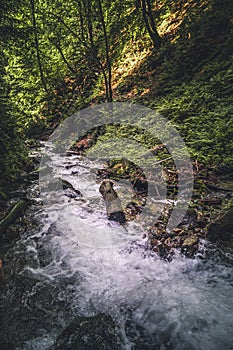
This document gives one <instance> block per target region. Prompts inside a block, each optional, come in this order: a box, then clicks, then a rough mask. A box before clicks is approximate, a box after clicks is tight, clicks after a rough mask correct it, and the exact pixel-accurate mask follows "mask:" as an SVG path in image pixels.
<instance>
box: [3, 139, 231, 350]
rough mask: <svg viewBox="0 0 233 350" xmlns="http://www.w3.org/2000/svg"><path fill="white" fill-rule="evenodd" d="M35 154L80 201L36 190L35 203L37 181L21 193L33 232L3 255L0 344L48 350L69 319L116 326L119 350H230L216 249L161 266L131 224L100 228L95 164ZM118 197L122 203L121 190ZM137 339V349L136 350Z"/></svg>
mask: <svg viewBox="0 0 233 350" xmlns="http://www.w3.org/2000/svg"><path fill="white" fill-rule="evenodd" d="M45 147H47V153H48V158H47V160H46V162H47V163H46V165H47V166H50V167H52V168H53V169H54V170H53V171H54V173H53V174H54V179H56V178H59V177H60V178H62V179H63V180H66V181H68V182H69V183H71V184H72V185H73V187H74V188H75V189H77V190H78V191H80V192H81V194H82V196H81V195H78V194H75V193H73V192H72V190H70V189H66V190H62V189H59V188H58V189H57V188H54V189H51V188H50V189H49V190H48V191H47V190H46V187H44V188H43V191H42V192H43V193H42V195H41V194H40V191H39V185H38V181H37V180H35V181H34V182H32V183H31V185H30V186H29V188H28V189H27V195H28V196H29V197H30V198H32V199H33V200H34V204H33V205H32V206H31V208H30V209H29V210H28V216H29V220H30V217H31V218H33V221H35V222H36V224H35V225H32V226H31V227H29V228H28V229H27V230H25V232H24V233H23V234H22V235H21V237H20V239H19V240H18V241H17V242H16V244H14V246H13V247H11V248H10V249H9V250H8V252H7V255H6V265H7V266H10V268H8V270H7V271H6V274H7V273H8V274H10V276H11V277H9V278H8V280H7V288H5V289H4V290H2V291H1V306H0V312H1V330H0V336H1V339H2V341H5V342H12V343H14V344H16V347H15V349H19V350H22V349H24V350H39V349H40V350H49V349H50V348H51V346H52V345H53V343H54V341H55V340H56V338H57V337H58V336H59V335H60V334H61V333H62V331H63V330H64V329H65V328H66V327H67V326H68V325H69V324H70V323H71V322H72V321H73V320H74V319H75V317H77V316H94V315H96V314H99V313H104V314H106V315H110V316H111V318H112V319H113V321H114V322H115V323H116V324H117V325H118V328H119V332H120V333H121V339H122V340H121V348H122V349H125V350H130V349H139V348H140V349H154V350H156V349H161V350H166V349H168V350H186V349H187V350H192V349H193V350H218V349H221V350H230V349H232V348H233V332H232V330H233V328H232V326H233V312H232V305H233V274H232V265H230V264H228V263H227V262H225V261H224V259H222V258H221V256H222V255H220V254H219V249H218V248H217V247H215V246H210V245H209V243H208V242H205V241H204V240H203V242H202V244H201V248H200V251H199V252H198V253H197V254H196V256H195V258H192V259H190V258H186V257H184V256H182V255H181V254H180V252H179V251H177V252H176V254H175V256H174V258H173V260H172V261H171V262H167V261H164V260H162V259H161V258H159V257H158V255H157V254H156V253H153V252H152V251H151V250H150V249H149V248H148V241H147V236H146V234H145V232H144V229H143V225H142V224H141V223H140V221H138V222H136V221H135V222H134V221H132V222H129V223H127V224H126V226H121V225H118V224H117V223H114V222H109V220H108V219H107V215H106V209H105V204H104V201H103V198H102V197H101V194H100V193H99V185H100V184H99V183H98V182H97V181H96V177H95V170H96V169H98V168H100V167H102V166H103V164H100V163H98V162H97V161H91V160H88V159H86V158H84V157H81V156H79V155H75V154H73V155H69V156H68V155H63V156H60V155H58V154H55V153H53V150H52V149H51V147H50V145H49V143H45ZM116 190H117V187H116ZM118 190H119V193H120V192H121V191H122V193H123V194H124V196H127V191H128V190H127V188H126V187H123V185H122V186H119V188H118ZM124 191H125V192H124ZM128 195H129V196H130V194H129V193H128ZM43 197H44V198H49V200H48V201H46V200H44V198H43ZM42 202H44V203H43V204H42ZM207 248H208V249H207ZM227 254H232V251H231V250H229V251H228V252H227ZM127 324H131V325H132V326H131V328H132V329H134V330H135V329H136V331H134V332H132V331H129V330H127V329H128V328H129V327H128V328H127V327H126V325H127ZM132 333H133V335H132ZM139 339H142V342H143V341H145V344H147V347H146V346H145V347H143V346H141V347H137V342H138V340H139Z"/></svg>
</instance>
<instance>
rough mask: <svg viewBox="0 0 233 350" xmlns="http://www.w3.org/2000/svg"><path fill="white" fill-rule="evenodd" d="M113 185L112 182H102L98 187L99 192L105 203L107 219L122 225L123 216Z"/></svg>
mask: <svg viewBox="0 0 233 350" xmlns="http://www.w3.org/2000/svg"><path fill="white" fill-rule="evenodd" d="M113 185H114V183H113V182H112V181H110V180H104V181H103V182H102V183H101V185H100V188H99V191H100V193H101V194H102V196H103V199H104V201H105V205H106V210H107V215H108V219H109V220H113V221H117V222H119V223H120V224H124V223H125V221H126V220H125V214H124V212H123V209H122V206H121V201H120V199H119V197H118V195H117V193H116V191H115V190H114V188H113Z"/></svg>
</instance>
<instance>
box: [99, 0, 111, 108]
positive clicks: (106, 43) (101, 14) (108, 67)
mask: <svg viewBox="0 0 233 350" xmlns="http://www.w3.org/2000/svg"><path fill="white" fill-rule="evenodd" d="M97 3H98V8H99V13H100V20H101V24H102V28H103V32H104V42H105V50H106V62H107V71H108V79H107V86H106V96H107V100H108V102H112V67H111V60H110V57H109V45H108V36H107V31H106V25H105V21H104V15H103V8H102V4H101V0H97Z"/></svg>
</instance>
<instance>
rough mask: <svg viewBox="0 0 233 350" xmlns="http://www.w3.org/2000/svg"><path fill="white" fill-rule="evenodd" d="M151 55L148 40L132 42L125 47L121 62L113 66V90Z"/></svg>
mask: <svg viewBox="0 0 233 350" xmlns="http://www.w3.org/2000/svg"><path fill="white" fill-rule="evenodd" d="M150 53H151V43H150V41H149V40H148V42H147V40H146V42H145V41H144V42H142V41H141V38H140V39H138V40H133V39H132V40H130V41H129V42H128V43H127V45H126V46H125V47H124V49H123V51H122V55H121V59H120V62H118V63H117V65H115V66H113V70H112V72H113V89H114V88H116V86H117V85H118V84H119V83H120V82H121V81H122V80H123V79H124V78H125V77H126V76H129V75H131V74H133V73H134V72H135V71H136V70H137V69H138V68H139V67H140V65H141V64H142V63H143V62H144V61H145V59H146V57H147V56H148V55H149V54H150Z"/></svg>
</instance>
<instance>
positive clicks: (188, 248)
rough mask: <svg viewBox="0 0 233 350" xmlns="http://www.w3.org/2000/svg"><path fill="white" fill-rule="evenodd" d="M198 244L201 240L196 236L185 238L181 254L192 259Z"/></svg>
mask: <svg viewBox="0 0 233 350" xmlns="http://www.w3.org/2000/svg"><path fill="white" fill-rule="evenodd" d="M198 242H199V238H198V237H196V236H190V237H187V238H185V240H184V242H183V244H182V247H181V252H182V253H183V254H185V255H187V256H189V257H191V256H192V255H193V254H194V253H195V251H196V250H197V248H198Z"/></svg>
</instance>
